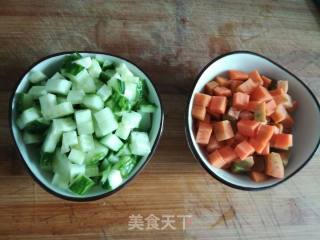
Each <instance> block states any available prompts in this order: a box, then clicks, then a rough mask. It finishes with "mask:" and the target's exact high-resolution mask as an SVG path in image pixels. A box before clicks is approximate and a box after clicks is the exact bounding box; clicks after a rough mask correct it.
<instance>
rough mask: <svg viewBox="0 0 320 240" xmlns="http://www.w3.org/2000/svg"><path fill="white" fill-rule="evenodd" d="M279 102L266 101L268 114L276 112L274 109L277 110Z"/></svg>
mask: <svg viewBox="0 0 320 240" xmlns="http://www.w3.org/2000/svg"><path fill="white" fill-rule="evenodd" d="M276 107H277V104H276V102H275V101H274V100H271V101H269V102H267V103H266V111H267V116H268V117H269V116H271V114H273V113H274V111H275V110H276Z"/></svg>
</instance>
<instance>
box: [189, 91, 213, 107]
mask: <svg viewBox="0 0 320 240" xmlns="http://www.w3.org/2000/svg"><path fill="white" fill-rule="evenodd" d="M210 101H211V96H210V95H207V94H203V93H196V94H195V95H194V101H193V104H194V105H197V106H203V107H207V106H208V105H209V103H210Z"/></svg>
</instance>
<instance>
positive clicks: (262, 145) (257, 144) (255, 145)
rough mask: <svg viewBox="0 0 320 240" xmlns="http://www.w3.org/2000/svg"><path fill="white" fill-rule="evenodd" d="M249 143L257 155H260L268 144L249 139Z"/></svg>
mask: <svg viewBox="0 0 320 240" xmlns="http://www.w3.org/2000/svg"><path fill="white" fill-rule="evenodd" d="M249 143H250V144H251V146H252V147H253V148H254V149H255V150H256V152H257V153H258V154H262V152H263V150H264V149H265V147H266V145H267V143H268V142H264V141H260V140H259V139H257V138H250V139H249Z"/></svg>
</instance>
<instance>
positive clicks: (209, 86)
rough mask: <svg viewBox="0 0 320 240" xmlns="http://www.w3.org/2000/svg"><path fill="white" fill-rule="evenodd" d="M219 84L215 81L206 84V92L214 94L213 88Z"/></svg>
mask: <svg viewBox="0 0 320 240" xmlns="http://www.w3.org/2000/svg"><path fill="white" fill-rule="evenodd" d="M218 86H219V84H218V83H217V82H215V81H210V82H208V83H207V84H206V86H205V87H204V88H205V90H206V92H207V93H208V94H210V95H213V89H215V88H216V87H218Z"/></svg>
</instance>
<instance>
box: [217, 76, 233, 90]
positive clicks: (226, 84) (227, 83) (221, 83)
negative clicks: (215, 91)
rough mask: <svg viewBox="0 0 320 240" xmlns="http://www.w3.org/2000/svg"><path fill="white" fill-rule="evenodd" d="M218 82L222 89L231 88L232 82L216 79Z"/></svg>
mask: <svg viewBox="0 0 320 240" xmlns="http://www.w3.org/2000/svg"><path fill="white" fill-rule="evenodd" d="M216 82H217V83H218V84H219V86H220V87H229V86H230V80H228V79H226V78H224V77H219V76H218V77H216Z"/></svg>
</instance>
